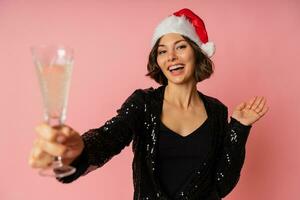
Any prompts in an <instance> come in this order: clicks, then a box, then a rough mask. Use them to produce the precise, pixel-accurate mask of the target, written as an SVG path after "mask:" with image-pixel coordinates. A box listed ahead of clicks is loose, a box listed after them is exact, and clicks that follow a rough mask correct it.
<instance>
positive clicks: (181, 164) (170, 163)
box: [157, 106, 212, 197]
mask: <svg viewBox="0 0 300 200" xmlns="http://www.w3.org/2000/svg"><path fill="white" fill-rule="evenodd" d="M206 111H207V115H208V117H207V119H206V120H205V121H204V122H203V123H202V124H201V125H200V127H198V128H197V129H196V130H194V131H193V132H192V133H190V134H189V135H187V136H181V135H179V134H178V133H176V132H174V131H172V130H171V129H169V128H168V127H166V126H165V125H164V124H163V123H162V122H161V123H160V132H159V137H158V163H157V167H158V172H157V173H158V177H159V180H160V183H161V186H162V188H163V189H164V190H165V192H166V193H167V194H168V195H169V196H170V197H174V195H175V194H176V192H177V191H179V190H182V189H183V187H184V185H186V183H187V182H188V181H189V179H190V176H192V175H194V174H195V171H196V170H197V169H198V168H199V167H200V164H201V163H202V161H204V160H205V158H206V156H207V155H208V153H209V150H210V146H211V140H212V137H211V134H210V132H209V123H208V122H209V120H210V117H209V112H208V109H207V106H206Z"/></svg>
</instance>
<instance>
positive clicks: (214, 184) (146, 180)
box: [57, 86, 251, 200]
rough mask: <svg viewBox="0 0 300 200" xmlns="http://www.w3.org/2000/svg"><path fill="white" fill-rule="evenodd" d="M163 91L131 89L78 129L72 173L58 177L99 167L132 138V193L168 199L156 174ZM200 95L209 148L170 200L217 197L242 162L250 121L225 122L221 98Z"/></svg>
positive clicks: (228, 188)
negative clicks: (112, 108) (112, 111)
mask: <svg viewBox="0 0 300 200" xmlns="http://www.w3.org/2000/svg"><path fill="white" fill-rule="evenodd" d="M164 91H165V86H161V87H159V88H157V89H153V88H148V89H138V90H136V91H134V92H133V94H132V95H130V96H129V97H128V98H127V99H126V100H125V102H124V103H123V104H122V106H121V107H120V109H118V110H117V115H115V116H114V117H112V118H111V119H109V120H107V121H106V122H105V123H104V125H101V126H99V127H98V128H93V129H90V130H88V131H87V132H85V133H84V134H83V135H82V139H83V142H84V149H83V151H82V153H81V155H80V156H79V157H78V158H77V159H76V160H74V161H73V162H72V163H71V165H72V166H74V167H76V173H75V174H72V175H70V176H67V177H64V178H57V179H58V180H59V181H61V182H63V183H70V182H72V181H74V180H76V179H77V178H78V177H80V176H83V175H86V174H88V173H89V172H91V171H93V170H95V169H96V168H99V167H102V166H103V165H104V164H105V163H107V162H108V161H109V160H110V159H111V158H112V157H113V156H115V155H117V154H119V153H120V152H121V151H122V149H124V147H126V146H128V145H129V144H130V143H131V142H132V150H133V153H134V157H133V162H132V170H133V186H134V194H133V199H134V200H146V199H148V200H170V198H167V195H166V194H165V192H164V190H163V189H162V188H161V187H160V184H159V180H158V177H157V176H156V175H155V174H156V172H157V168H156V166H157V161H158V155H157V153H158V143H159V142H158V136H159V133H160V116H161V111H162V105H163V97H164ZM199 95H200V96H201V98H202V99H203V100H204V101H205V102H207V105H208V107H209V109H210V110H211V115H210V117H209V121H210V122H209V131H210V133H211V136H212V142H211V145H210V147H211V149H210V151H209V154H208V155H207V158H206V159H205V161H201V163H200V167H199V169H198V170H197V171H196V172H195V174H194V175H193V176H191V177H192V178H191V180H189V181H188V183H187V184H186V185H185V187H184V189H182V190H179V191H177V192H176V193H177V194H176V195H175V196H176V197H175V198H172V200H175V199H176V200H179V199H187V200H199V199H201V200H212V199H213V200H216V199H218V200H219V199H221V198H223V197H225V196H226V195H227V194H228V193H230V191H231V190H232V189H233V188H234V187H235V185H236V184H237V182H238V180H239V178H240V172H241V169H242V166H243V163H244V159H245V152H246V151H245V144H246V141H247V138H248V135H249V132H250V128H251V126H244V125H243V124H241V123H240V122H239V121H237V120H235V119H234V118H232V117H231V120H230V123H228V121H227V118H228V109H227V107H226V106H225V105H224V104H223V103H222V102H220V101H219V100H218V99H216V98H214V97H210V96H207V95H204V94H202V93H201V92H199ZM115 190H116V191H117V190H118V188H115Z"/></svg>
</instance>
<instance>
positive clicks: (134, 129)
mask: <svg viewBox="0 0 300 200" xmlns="http://www.w3.org/2000/svg"><path fill="white" fill-rule="evenodd" d="M143 104H144V94H143V90H142V89H138V90H135V91H134V92H133V94H131V95H130V96H129V97H128V98H127V99H126V101H125V102H124V103H123V104H122V106H121V108H120V109H118V110H117V115H116V116H114V117H113V118H111V119H110V120H108V121H106V123H105V124H104V125H103V126H101V127H99V128H95V129H90V130H89V131H87V132H86V133H84V134H83V135H82V139H83V141H84V149H83V151H82V153H81V155H80V156H79V157H78V158H77V159H76V160H74V161H73V162H72V163H71V165H72V166H74V167H76V173H75V174H73V175H70V176H67V177H64V178H58V180H59V181H61V182H63V183H70V182H72V181H74V180H75V179H77V178H78V177H79V176H81V175H85V174H87V173H89V172H90V171H92V170H94V169H96V168H99V167H101V166H103V165H104V164H105V163H106V162H108V161H109V160H110V159H111V158H112V157H113V156H115V155H117V154H119V153H120V152H121V150H122V149H123V148H124V147H125V146H128V145H129V144H130V142H131V140H132V138H133V135H134V134H138V132H139V130H140V128H141V124H142V122H143V110H142V106H143Z"/></svg>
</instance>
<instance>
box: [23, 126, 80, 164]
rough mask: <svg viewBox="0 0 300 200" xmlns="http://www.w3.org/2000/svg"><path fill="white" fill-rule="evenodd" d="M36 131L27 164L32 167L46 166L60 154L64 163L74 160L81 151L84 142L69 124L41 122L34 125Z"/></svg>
mask: <svg viewBox="0 0 300 200" xmlns="http://www.w3.org/2000/svg"><path fill="white" fill-rule="evenodd" d="M35 131H36V132H37V133H38V137H37V139H36V140H35V141H34V144H33V147H32V150H31V153H30V156H29V160H28V162H29V165H30V166H31V167H33V168H47V167H49V166H50V165H51V163H52V161H53V159H54V157H55V156H62V161H63V163H64V164H66V165H68V164H70V163H71V162H72V161H74V160H75V159H76V158H77V157H78V156H79V155H80V154H81V152H82V150H83V147H84V143H83V140H82V138H81V136H80V135H79V133H78V132H76V131H74V130H73V129H72V128H71V127H70V126H67V125H59V126H53V127H51V126H49V125H48V124H46V123H41V124H39V125H38V126H36V127H35Z"/></svg>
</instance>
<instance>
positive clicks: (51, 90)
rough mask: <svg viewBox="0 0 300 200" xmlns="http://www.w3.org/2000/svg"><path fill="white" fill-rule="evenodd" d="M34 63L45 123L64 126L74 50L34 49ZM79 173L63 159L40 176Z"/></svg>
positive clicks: (36, 47)
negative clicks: (63, 161)
mask: <svg viewBox="0 0 300 200" xmlns="http://www.w3.org/2000/svg"><path fill="white" fill-rule="evenodd" d="M31 51H32V55H33V60H34V63H35V66H36V72H37V76H38V80H39V84H40V89H41V93H42V97H43V105H44V106H43V110H44V112H43V113H44V120H45V122H47V123H48V124H49V125H51V126H53V125H61V124H63V123H64V122H65V120H66V117H67V103H68V96H69V88H70V82H71V75H72V70H73V49H72V48H69V47H65V46H62V45H61V46H58V45H56V46H55V45H52V46H46V45H44V46H34V47H32V48H31ZM75 171H76V169H75V168H74V167H71V166H68V165H64V164H63V163H62V158H61V157H60V156H58V157H55V159H54V161H53V163H52V166H51V167H50V168H48V169H42V170H41V171H40V174H41V175H44V176H54V177H59V178H61V177H65V176H68V175H70V174H73V173H74V172H75Z"/></svg>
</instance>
